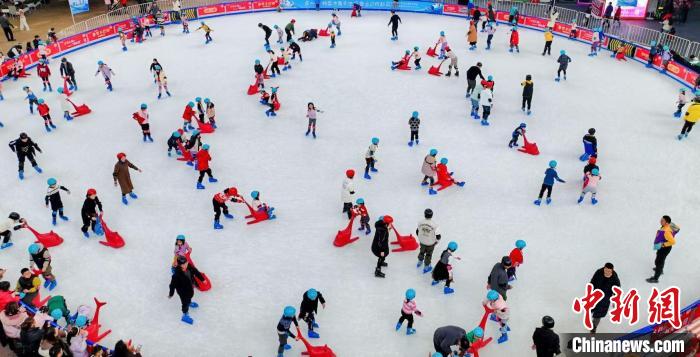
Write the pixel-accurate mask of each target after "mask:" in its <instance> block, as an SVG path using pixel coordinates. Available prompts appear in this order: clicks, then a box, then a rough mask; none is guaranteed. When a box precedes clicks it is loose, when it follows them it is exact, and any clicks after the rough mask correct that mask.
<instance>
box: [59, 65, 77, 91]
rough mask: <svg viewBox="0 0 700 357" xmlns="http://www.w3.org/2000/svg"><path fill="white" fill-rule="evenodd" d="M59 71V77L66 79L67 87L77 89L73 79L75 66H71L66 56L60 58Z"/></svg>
mask: <svg viewBox="0 0 700 357" xmlns="http://www.w3.org/2000/svg"><path fill="white" fill-rule="evenodd" d="M59 71H60V72H61V77H63V78H64V79H65V80H66V83H67V84H68V86H69V87H68V89H70V90H78V83H77V82H76V81H75V68H73V64H72V63H70V62H69V61H68V59H67V58H65V57H63V58H61V66H60V67H59Z"/></svg>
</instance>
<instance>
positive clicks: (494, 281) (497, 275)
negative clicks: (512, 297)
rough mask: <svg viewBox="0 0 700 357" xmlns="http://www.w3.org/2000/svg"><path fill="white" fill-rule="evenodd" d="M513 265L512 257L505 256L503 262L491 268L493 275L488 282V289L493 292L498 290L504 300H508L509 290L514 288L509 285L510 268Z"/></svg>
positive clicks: (490, 275)
mask: <svg viewBox="0 0 700 357" xmlns="http://www.w3.org/2000/svg"><path fill="white" fill-rule="evenodd" d="M512 265H513V263H512V262H511V260H510V257H508V256H504V257H503V258H501V261H500V262H498V263H496V264H494V266H493V268H491V274H489V277H488V279H487V281H486V284H487V285H488V288H489V289H491V290H496V292H497V293H499V294H501V296H503V300H508V295H506V294H507V293H508V290H510V289H511V288H512V287H511V286H510V285H509V284H508V272H507V270H508V268H510V267H511V266H512Z"/></svg>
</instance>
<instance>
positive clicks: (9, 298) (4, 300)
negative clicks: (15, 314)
mask: <svg viewBox="0 0 700 357" xmlns="http://www.w3.org/2000/svg"><path fill="white" fill-rule="evenodd" d="M13 301H14V302H19V296H18V295H15V292H14V291H13V290H10V282H9V281H0V311H2V310H5V306H6V305H7V304H9V303H11V302H13Z"/></svg>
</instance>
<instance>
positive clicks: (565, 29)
mask: <svg viewBox="0 0 700 357" xmlns="http://www.w3.org/2000/svg"><path fill="white" fill-rule="evenodd" d="M553 31H554V32H555V33H558V34H560V35H565V36H569V33H571V25H569V24H563V23H561V22H557V23H555V24H554V29H553Z"/></svg>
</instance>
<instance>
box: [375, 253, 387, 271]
mask: <svg viewBox="0 0 700 357" xmlns="http://www.w3.org/2000/svg"><path fill="white" fill-rule="evenodd" d="M385 260H386V256H383V257H378V258H377V270H381V269H382V264H384V261H385Z"/></svg>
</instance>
